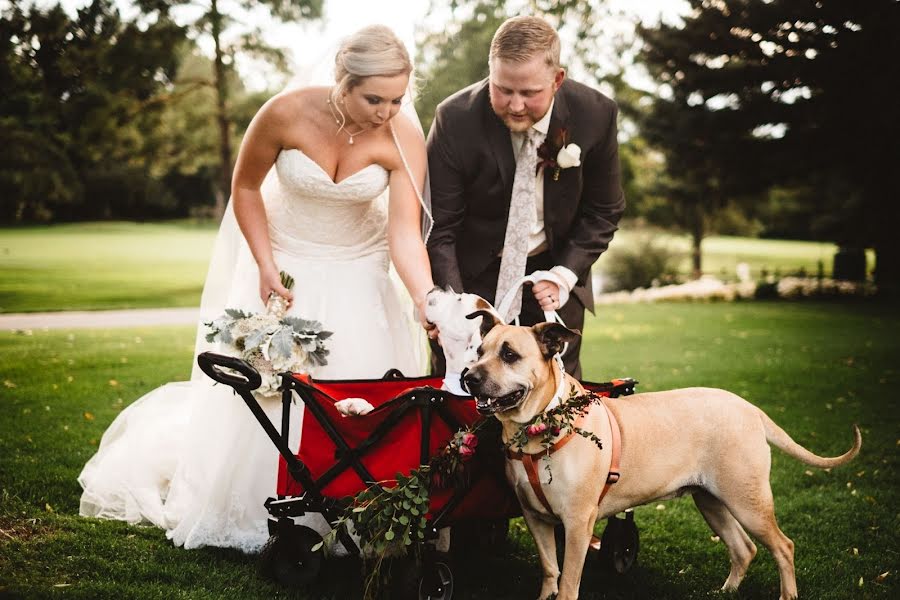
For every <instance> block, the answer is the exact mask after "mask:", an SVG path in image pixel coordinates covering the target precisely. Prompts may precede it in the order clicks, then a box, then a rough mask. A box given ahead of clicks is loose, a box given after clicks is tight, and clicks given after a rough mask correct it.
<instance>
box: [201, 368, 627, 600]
mask: <svg viewBox="0 0 900 600" xmlns="http://www.w3.org/2000/svg"><path fill="white" fill-rule="evenodd" d="M197 360H198V363H199V365H200V368H201V369H202V370H203V371H204V372H205V373H206V374H207V375H209V376H210V377H211V378H212V379H214V380H216V381H218V382H220V383H224V384H227V385H229V386H230V387H232V388H233V389H234V390H235V392H237V393H238V394H239V395H240V396H241V398H242V399H243V400H244V402H245V403H246V404H247V406H248V407H249V408H250V410H251V411H252V412H253V414H254V416H255V417H256V419H257V421H259V423H260V425H261V426H262V427H263V429H264V430H265V431H266V433H267V434H268V436H269V438H270V439H271V440H272V442H273V443H274V444H275V446H276V448H277V449H278V452H279V453H280V454H281V460H280V463H279V471H278V483H277V489H276V494H277V495H276V497H272V498H269V499H268V500H267V501H266V503H265V506H266V508H267V510H268V512H269V515H270V519H269V533H270V534H271V536H272V537H271V539H270V542H269V544H268V548H269V552H268V553H267V560H268V561H269V562H270V564H269V565H268V567H269V569H268V570H269V572H270V573H271V574H272V575H273V576H274V577H275V578H276V579H277V580H278V581H280V582H282V583H285V584H288V585H292V586H297V585H307V584H309V583H312V582H313V581H314V580H315V579H316V577H317V575H318V573H319V570H320V568H321V566H322V561H323V560H324V556H323V553H322V552H321V551H317V550H314V547H316V546H317V544H318V543H319V542H320V541H321V537H320V536H319V535H318V533H316V532H315V531H314V530H312V529H310V528H308V527H304V526H301V525H297V524H295V523H294V517H299V516H302V515H305V514H307V513H321V514H322V515H323V516H324V517H325V519H326V520H328V522H330V523H331V522H335V521H336V520H337V519H338V518H339V517H340V516H341V515H342V514H343V512H344V510H345V508H346V507H347V505H348V503H349V501H350V499H351V498H352V497H353V496H354V495H356V494H357V493H358V492H360V491H363V490H365V489H366V488H368V487H370V486H372V485H377V484H378V482H385V481H390V480H393V479H394V478H395V477H396V474H397V473H398V472H400V473H403V474H408V473H409V472H410V471H411V470H412V469H416V468H418V467H419V466H420V465H423V464H427V463H428V462H429V461H430V460H431V458H432V456H434V455H435V453H437V452H439V451H441V450H442V449H443V448H444V447H445V445H446V444H447V442H448V441H449V440H450V438H451V437H452V436H453V435H454V434H455V433H456V432H457V431H458V430H459V429H460V428H462V427H465V426H469V425H473V424H474V423H476V422H478V421H480V420H481V419H483V418H484V417H483V416H481V415H480V414H479V413H478V412H477V411H476V410H475V402H474V400H473V399H472V398H469V397H461V396H455V395H453V394H451V393H449V392H447V391H444V390H441V389H440V386H441V384H442V379H441V378H439V377H417V378H407V377H403V375H402V374H401V373H399V372H398V371H396V370H391V371H389V372H388V373H387V374H385V376H384V377H383V378H381V379H374V380H373V379H366V380H340V381H319V380H313V379H312V378H311V377H309V376H307V375H302V374H297V373H282V374H281V378H282V379H281V381H282V383H281V389H282V396H281V399H282V420H281V431H278V430H277V429H276V428H275V427H274V426H273V425H272V423H271V421H270V420H269V418H268V417H267V416H266V414H265V412H264V411H263V409H262V407H261V406H260V405H259V403H258V402H257V401H256V398H255V397H254V396H253V394H252V392H253V390H255V389H256V388H257V387H259V385H260V381H261V380H260V376H259V374H258V373H257V372H256V370H255V369H253V367H251V366H250V365H248V364H247V363H246V362H244V361H242V360H240V359H238V358H234V357H230V356H224V355H219V354H214V353H211V352H205V353H203V354H201V355H199V356H198V359H197ZM634 385H635V382H634V380H631V379H623V380H616V381H615V382H611V383H602V384H587V386H588V387H589V388H590V389H591V390H593V391H595V392H596V393H598V394H601V395H606V396H609V395H612V396H617V395H626V394H630V393H633V391H634ZM295 396H296V397H299V399H300V400H301V401H302V402H303V403H304V406H305V409H306V414H305V415H304V418H303V424H302V433H301V438H300V439H301V441H300V447H299V450H298V452H297V453H296V454H294V453H293V452H292V451H291V450H290V449H289V447H288V439H289V437H288V436H289V433H290V430H289V428H290V423H291V418H290V416H291V407H292V404H293V399H294V397H295ZM360 397H361V398H365V399H366V400H368V401H369V402H370V403H371V404H372V405H373V406H375V409H374V410H373V411H372V412H370V413H369V414H367V415H365V416H358V417H348V418H344V417H343V416H341V415H340V413H339V412H338V411H337V409H336V408H335V407H334V404H335V402H337V401H339V400H343V399H346V398H360ZM310 417H312V418H310ZM485 450H486V451H481V450H480V451H479V452H478V453H476V455H475V457H474V458H473V459H472V460H471V461H470V462H468V463H467V474H468V480H469V482H470V483H469V485H468V486H467V487H466V488H465V489H457V488H455V487H452V486H451V487H449V488H446V489H432V490H431V504H430V510H429V513H428V515H427V517H428V527H427V535H426V539H425V541H424V543H423V544H422V546H421V547H420V550H421V552H420V553H419V555H420V556H421V557H422V562H421V564H419V565H417V568H416V573H415V576H416V578H417V579H418V582H417V583H418V585H417V586H414V587H416V588H418V594H417V595H415V596H414V597H420V598H436V599H437V598H445V599H448V598H451V597H452V593H453V574H452V572H451V571H450V568H449V565H448V564H447V562H446V561H442V560H441V559H440V557H439V556H438V555H437V554H436V553H435V552H434V550H433V548H434V544H433V542H434V541H435V540H436V539H437V537H438V531H439V530H440V529H442V528H444V527H448V526H453V525H455V524H458V523H461V522H471V521H491V520H494V521H496V520H497V519H504V518H508V517H510V516H514V515H517V514H519V507H518V502H517V500H516V498H515V496H514V494H513V492H512V490H511V489H510V488H509V487H508V485H507V483H506V479H505V477H504V475H503V471H502V461H503V458H502V454H501V452H500V448H499V447H498V448H496V452H490V451H487V449H485ZM338 540H339V541H340V542H341V544H342V545H343V546H344V548H345V549H346V550H347V551H348V552H349V553H350V554H353V555H358V554H359V552H360V549H359V547H358V545H357V544H356V543H355V542H354V540H353V539H352V537H351V536H350V535H349V534H348V533H347V532H346V531H344V530H343V529H340V530H338ZM407 575H408V574H407Z"/></svg>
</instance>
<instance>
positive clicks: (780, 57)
mask: <svg viewBox="0 0 900 600" xmlns="http://www.w3.org/2000/svg"><path fill="white" fill-rule="evenodd" d="M690 4H691V7H692V9H693V10H692V12H691V13H690V15H688V16H687V17H685V19H684V24H683V25H681V26H672V25H666V24H660V25H659V26H657V27H653V28H641V29H640V34H641V37H642V38H643V40H644V47H643V50H642V51H641V53H640V56H639V60H641V61H642V62H643V63H644V64H646V65H647V68H648V70H649V71H650V73H651V75H653V76H654V78H655V79H656V80H657V81H658V82H660V83H661V84H662V85H661V88H660V90H659V92H658V93H657V94H655V96H654V97H653V99H652V103H653V105H652V110H651V111H650V114H649V115H648V117H647V118H646V119H645V120H644V121H643V122H642V124H641V125H642V128H643V129H642V130H643V131H644V132H645V134H646V133H647V132H650V131H653V132H655V134H654V135H653V142H654V143H655V144H657V145H658V146H659V147H660V149H661V150H662V151H663V152H664V153H665V154H666V158H667V161H668V163H669V165H668V170H669V174H670V175H671V176H673V178H676V179H677V180H680V181H681V183H682V184H685V189H686V191H687V196H688V197H687V198H686V199H685V201H686V202H693V203H695V204H696V203H699V202H705V201H707V199H708V198H718V199H720V200H722V201H728V200H732V199H734V198H737V197H739V196H741V195H745V196H748V195H749V196H752V197H759V195H762V194H765V193H766V192H767V191H768V190H769V189H770V188H772V187H773V186H775V185H776V184H777V185H780V186H784V187H790V188H793V189H795V190H805V191H807V192H808V193H799V194H794V195H792V198H793V199H794V200H796V199H797V198H801V197H805V198H806V200H807V202H809V203H811V204H812V205H814V206H815V207H816V212H819V213H822V212H827V213H829V214H830V216H831V218H830V219H828V220H827V221H828V222H827V223H825V222H821V224H822V227H821V228H820V231H821V232H823V233H825V232H827V233H828V235H829V237H830V238H831V239H832V240H834V241H837V242H839V243H843V244H853V245H865V246H871V247H874V248H875V251H876V256H877V271H876V282H877V283H879V285H880V286H882V287H892V286H893V287H897V286H900V242H898V240H897V236H896V234H895V233H894V231H893V229H894V227H895V226H896V223H897V222H900V218H898V217H900V213H898V205H897V203H896V202H895V201H894V198H893V196H894V195H895V187H896V186H895V184H894V182H893V181H892V178H893V173H892V168H893V164H892V163H893V162H895V159H896V148H895V144H896V142H895V140H896V139H897V136H898V134H900V116H898V114H897V111H896V109H895V107H894V103H893V102H892V101H890V100H888V98H887V97H886V90H893V89H897V88H898V87H900V71H898V70H897V69H896V65H894V64H893V63H894V61H895V58H896V56H898V55H900V40H898V37H897V36H896V35H895V31H896V29H897V27H898V26H900V2H897V1H896V0H868V1H866V2H845V1H842V0H792V1H788V0H770V1H768V2H761V1H758V0H691V1H690ZM685 138H686V139H685ZM686 140H688V141H686ZM698 182H699V183H700V185H697V183H698ZM826 225H827V226H826Z"/></svg>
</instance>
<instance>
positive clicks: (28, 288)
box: [0, 223, 216, 313]
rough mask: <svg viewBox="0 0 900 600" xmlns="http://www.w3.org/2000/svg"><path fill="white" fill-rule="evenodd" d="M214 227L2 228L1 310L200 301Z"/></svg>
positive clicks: (194, 303) (94, 225)
mask: <svg viewBox="0 0 900 600" xmlns="http://www.w3.org/2000/svg"><path fill="white" fill-rule="evenodd" d="M215 231H216V230H215V228H214V227H213V226H212V225H196V224H190V223H180V224H160V223H91V224H76V225H54V226H48V227H28V228H3V229H0V312H7V313H8V312H34V311H53V310H76V309H77V310H92V309H101V308H154V307H168V306H197V305H199V303H200V292H201V290H202V288H203V280H204V278H205V277H206V269H207V263H208V261H209V256H210V253H211V252H212V244H213V239H214V237H215Z"/></svg>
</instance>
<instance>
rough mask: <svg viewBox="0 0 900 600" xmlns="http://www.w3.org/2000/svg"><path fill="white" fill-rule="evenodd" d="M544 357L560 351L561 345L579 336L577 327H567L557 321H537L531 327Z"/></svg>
mask: <svg viewBox="0 0 900 600" xmlns="http://www.w3.org/2000/svg"><path fill="white" fill-rule="evenodd" d="M531 331H532V332H533V333H534V337H535V339H536V340H537V343H538V345H539V346H540V347H541V352H542V353H543V355H544V358H550V357H551V356H553V355H554V354H558V353H559V352H562V349H563V346H565V345H566V344H567V343H570V342H574V341H575V340H577V339H578V338H580V337H581V332H580V331H578V330H577V329H568V328H567V327H563V326H562V325H560V324H559V323H538V324H537V325H535V326H534V327H532V328H531Z"/></svg>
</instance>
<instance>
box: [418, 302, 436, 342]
mask: <svg viewBox="0 0 900 600" xmlns="http://www.w3.org/2000/svg"><path fill="white" fill-rule="evenodd" d="M426 299H427V297H426V298H422V300H420V301H419V302H416V316H418V317H419V324H420V325H422V328H423V329H425V333H427V334H428V339H431V340H436V339H438V334H440V330H439V329H438V326H437V325H436V324H434V323H432V322H431V321H429V320H428V319H427V318H426V317H425V302H426Z"/></svg>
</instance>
